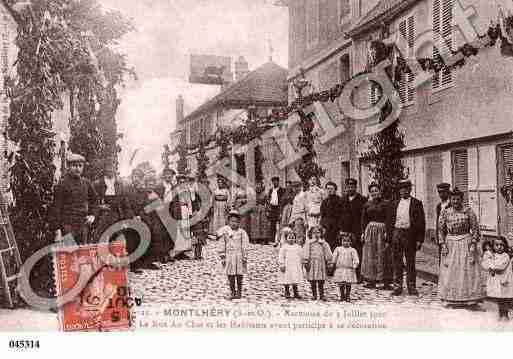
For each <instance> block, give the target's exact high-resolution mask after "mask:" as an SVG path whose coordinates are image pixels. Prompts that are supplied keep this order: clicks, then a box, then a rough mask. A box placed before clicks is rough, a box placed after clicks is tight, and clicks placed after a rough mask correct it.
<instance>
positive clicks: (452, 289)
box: [438, 188, 486, 309]
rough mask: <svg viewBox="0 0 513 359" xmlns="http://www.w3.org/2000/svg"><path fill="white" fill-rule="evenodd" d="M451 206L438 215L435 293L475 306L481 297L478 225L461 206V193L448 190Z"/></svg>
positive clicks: (441, 297) (451, 303)
mask: <svg viewBox="0 0 513 359" xmlns="http://www.w3.org/2000/svg"><path fill="white" fill-rule="evenodd" d="M450 198H451V207H450V208H446V209H444V210H443V211H442V213H441V214H440V219H439V221H438V228H439V241H440V245H441V249H442V251H441V252H442V260H441V264H440V278H439V282H438V292H439V295H440V299H441V300H442V301H444V302H445V303H447V304H449V305H457V306H470V307H471V309H472V307H475V305H476V304H477V303H479V302H480V301H482V300H483V298H484V297H485V295H486V294H485V292H484V286H483V278H482V276H481V264H480V255H479V249H478V245H477V244H478V242H479V237H480V233H479V224H478V222H477V217H476V215H475V213H474V211H472V209H470V208H468V207H465V206H464V205H463V193H462V192H460V191H459V190H458V189H457V188H455V189H454V191H453V192H451V197H450Z"/></svg>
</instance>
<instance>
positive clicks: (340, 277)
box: [333, 232, 360, 302]
mask: <svg viewBox="0 0 513 359" xmlns="http://www.w3.org/2000/svg"><path fill="white" fill-rule="evenodd" d="M351 237H352V234H351V233H346V232H341V233H340V241H341V243H342V246H339V247H337V248H335V251H334V252H333V265H334V266H335V268H336V270H335V274H334V275H333V281H334V282H335V283H336V284H337V285H338V288H339V289H340V301H341V302H342V301H346V302H350V301H351V283H356V282H357V279H356V268H358V264H359V263H360V258H358V252H356V249H354V248H352V247H351Z"/></svg>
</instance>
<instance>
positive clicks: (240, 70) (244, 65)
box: [235, 56, 249, 81]
mask: <svg viewBox="0 0 513 359" xmlns="http://www.w3.org/2000/svg"><path fill="white" fill-rule="evenodd" d="M247 74H249V66H248V62H247V61H246V59H244V57H243V56H239V59H238V60H237V61H236V62H235V81H239V80H240V79H241V78H243V77H244V76H246V75H247Z"/></svg>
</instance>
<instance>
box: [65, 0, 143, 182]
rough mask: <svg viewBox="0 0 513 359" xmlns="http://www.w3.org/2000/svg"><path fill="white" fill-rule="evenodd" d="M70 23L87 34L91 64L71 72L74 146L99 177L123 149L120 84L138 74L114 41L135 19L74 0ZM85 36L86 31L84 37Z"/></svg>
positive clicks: (94, 1)
mask: <svg viewBox="0 0 513 359" xmlns="http://www.w3.org/2000/svg"><path fill="white" fill-rule="evenodd" d="M65 16H66V19H68V21H69V24H70V28H71V29H72V31H73V32H75V35H76V36H77V37H79V36H82V38H83V41H84V42H85V46H86V48H87V50H88V52H87V54H86V57H87V61H88V64H89V66H75V67H74V68H73V71H72V72H71V73H70V75H71V76H68V77H66V86H67V89H68V91H69V99H70V129H71V140H70V149H71V150H72V151H73V152H77V153H80V154H82V155H84V156H85V157H86V159H87V160H88V162H89V164H90V166H88V167H87V168H86V171H85V176H86V177H89V178H90V179H95V178H97V177H98V176H99V175H100V174H101V168H102V160H103V159H105V158H110V159H114V160H115V164H116V165H117V155H118V153H119V152H120V150H121V148H120V147H119V145H118V143H117V142H118V139H120V138H121V134H119V133H118V132H117V126H116V121H115V115H116V112H117V109H118V107H119V105H120V100H119V98H118V95H117V89H116V88H117V87H119V86H122V85H124V81H125V77H126V75H133V76H135V72H134V70H133V69H130V68H128V66H127V63H126V58H125V56H124V55H123V54H120V53H119V52H117V51H115V50H114V49H113V48H112V46H113V45H116V44H117V43H118V40H119V39H120V38H121V37H122V36H123V35H125V34H126V33H128V32H130V31H132V30H133V26H132V24H131V23H130V22H129V21H128V20H126V19H124V18H123V16H122V15H121V13H119V12H117V11H107V12H104V11H103V10H102V9H101V7H100V5H99V3H98V1H97V0H80V1H76V2H72V3H71V4H69V7H67V8H66V12H65ZM84 35H85V36H84Z"/></svg>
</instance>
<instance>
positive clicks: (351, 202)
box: [340, 178, 367, 283]
mask: <svg viewBox="0 0 513 359" xmlns="http://www.w3.org/2000/svg"><path fill="white" fill-rule="evenodd" d="M345 183H346V194H345V195H344V196H342V210H341V214H340V218H341V222H342V230H343V231H344V232H349V233H352V234H353V243H352V247H353V248H354V249H356V252H357V253H358V256H359V257H360V261H361V258H362V250H363V243H362V239H361V237H362V210H363V205H364V204H365V203H366V202H367V198H365V197H364V196H362V195H361V194H360V193H358V192H356V186H357V185H358V181H356V180H355V179H354V178H348V179H346V181H345ZM360 267H361V265H358V268H357V269H356V275H357V278H358V283H362V281H363V279H362V276H361V271H360Z"/></svg>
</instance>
